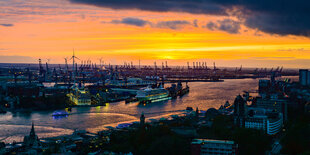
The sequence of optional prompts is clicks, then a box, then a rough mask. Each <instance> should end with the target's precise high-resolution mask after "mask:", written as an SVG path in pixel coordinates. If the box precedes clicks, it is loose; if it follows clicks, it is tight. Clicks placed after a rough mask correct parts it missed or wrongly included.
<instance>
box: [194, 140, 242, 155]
mask: <svg viewBox="0 0 310 155" xmlns="http://www.w3.org/2000/svg"><path fill="white" fill-rule="evenodd" d="M237 148H238V145H237V144H235V142H234V141H228V140H213V139H193V141H192V143H191V154H192V155H213V154H214V155H215V154H216V155H235V154H237Z"/></svg>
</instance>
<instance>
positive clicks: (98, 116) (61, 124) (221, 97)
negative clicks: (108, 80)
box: [0, 79, 258, 142]
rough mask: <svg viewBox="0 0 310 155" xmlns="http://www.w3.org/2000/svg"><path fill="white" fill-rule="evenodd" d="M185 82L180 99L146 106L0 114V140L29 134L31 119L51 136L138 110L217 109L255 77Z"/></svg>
mask: <svg viewBox="0 0 310 155" xmlns="http://www.w3.org/2000/svg"><path fill="white" fill-rule="evenodd" d="M188 85H189V87H190V92H189V94H186V95H184V96H183V97H181V98H177V99H175V100H169V101H166V102H159V103H151V104H147V105H139V104H138V103H129V104H125V101H122V102H115V103H108V104H107V105H106V106H98V107H76V108H72V111H71V113H70V115H68V116H67V117H62V118H53V117H52V114H53V112H54V111H43V112H29V113H25V112H16V113H11V112H7V113H6V114H0V141H4V142H12V141H22V140H23V137H24V136H25V135H28V134H29V131H30V127H31V123H32V122H34V124H35V130H36V133H37V134H38V136H39V137H53V136H60V135H66V134H71V133H72V132H73V131H74V130H75V129H78V130H87V131H89V132H94V133H96V132H98V131H101V130H104V129H106V128H105V127H106V126H115V125H117V124H118V123H121V122H126V121H127V122H128V121H130V122H132V121H138V120H139V117H140V114H141V113H142V112H143V113H144V114H145V116H146V117H147V118H161V117H164V116H169V115H173V114H179V113H182V112H183V111H184V110H185V109H186V107H193V109H196V107H198V108H199V110H207V109H209V108H219V107H220V106H221V105H222V104H224V103H225V102H226V101H227V100H228V101H229V102H230V103H232V102H233V100H234V98H235V96H236V95H238V94H241V93H242V91H244V90H246V91H255V90H257V89H258V79H227V80H225V81H224V82H192V83H188Z"/></svg>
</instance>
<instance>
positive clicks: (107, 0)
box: [70, 0, 310, 37]
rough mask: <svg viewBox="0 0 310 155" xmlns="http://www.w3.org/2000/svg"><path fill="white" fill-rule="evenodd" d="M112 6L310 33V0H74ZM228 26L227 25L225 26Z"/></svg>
mask: <svg viewBox="0 0 310 155" xmlns="http://www.w3.org/2000/svg"><path fill="white" fill-rule="evenodd" d="M70 1H71V2H75V3H83V4H91V5H96V6H101V7H107V8H112V9H139V10H147V11H159V12H166V11H174V12H187V13H194V14H207V15H225V16H229V15H232V16H237V17H238V18H240V20H241V21H242V22H243V23H244V24H245V25H246V26H247V27H250V28H253V29H258V30H260V31H263V32H266V33H271V34H279V35H290V34H291V35H300V36H307V37H309V36H310V20H309V17H310V9H309V6H310V1H309V0H296V1H292V0H156V1H154V0H70ZM223 28H224V29H226V28H227V27H223Z"/></svg>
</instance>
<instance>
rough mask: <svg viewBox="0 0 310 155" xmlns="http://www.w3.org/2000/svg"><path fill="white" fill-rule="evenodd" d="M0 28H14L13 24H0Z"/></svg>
mask: <svg viewBox="0 0 310 155" xmlns="http://www.w3.org/2000/svg"><path fill="white" fill-rule="evenodd" d="M0 25H1V26H5V27H12V26H14V24H0Z"/></svg>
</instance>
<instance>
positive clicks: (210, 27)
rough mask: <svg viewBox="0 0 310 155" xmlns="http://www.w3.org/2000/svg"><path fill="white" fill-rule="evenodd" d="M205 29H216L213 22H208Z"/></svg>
mask: <svg viewBox="0 0 310 155" xmlns="http://www.w3.org/2000/svg"><path fill="white" fill-rule="evenodd" d="M206 27H207V28H208V29H210V30H212V31H213V30H215V29H217V24H215V23H214V22H209V23H208V24H207V25H206Z"/></svg>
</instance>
